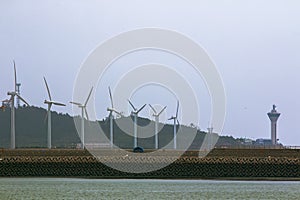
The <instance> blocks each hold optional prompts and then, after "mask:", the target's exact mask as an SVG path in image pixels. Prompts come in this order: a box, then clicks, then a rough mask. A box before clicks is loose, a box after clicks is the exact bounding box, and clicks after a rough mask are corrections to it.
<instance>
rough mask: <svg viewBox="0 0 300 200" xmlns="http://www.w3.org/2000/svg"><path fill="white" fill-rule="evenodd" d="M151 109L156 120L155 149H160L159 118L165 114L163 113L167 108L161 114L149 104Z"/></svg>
mask: <svg viewBox="0 0 300 200" xmlns="http://www.w3.org/2000/svg"><path fill="white" fill-rule="evenodd" d="M149 106H150V108H151V109H152V110H153V116H154V118H155V149H158V123H159V116H160V115H161V114H162V113H163V111H164V110H165V109H166V108H167V106H165V107H164V108H163V109H161V111H160V112H159V113H157V112H156V110H155V109H154V107H153V106H152V105H151V104H149Z"/></svg>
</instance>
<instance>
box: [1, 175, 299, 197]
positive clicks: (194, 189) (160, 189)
mask: <svg viewBox="0 0 300 200" xmlns="http://www.w3.org/2000/svg"><path fill="white" fill-rule="evenodd" d="M0 199H300V182H293V181H287V182H284V181H215V180H136V179H134V180H130V179H129V180H128V179H124V180H123V179H114V180H104V179H72V178H1V179H0Z"/></svg>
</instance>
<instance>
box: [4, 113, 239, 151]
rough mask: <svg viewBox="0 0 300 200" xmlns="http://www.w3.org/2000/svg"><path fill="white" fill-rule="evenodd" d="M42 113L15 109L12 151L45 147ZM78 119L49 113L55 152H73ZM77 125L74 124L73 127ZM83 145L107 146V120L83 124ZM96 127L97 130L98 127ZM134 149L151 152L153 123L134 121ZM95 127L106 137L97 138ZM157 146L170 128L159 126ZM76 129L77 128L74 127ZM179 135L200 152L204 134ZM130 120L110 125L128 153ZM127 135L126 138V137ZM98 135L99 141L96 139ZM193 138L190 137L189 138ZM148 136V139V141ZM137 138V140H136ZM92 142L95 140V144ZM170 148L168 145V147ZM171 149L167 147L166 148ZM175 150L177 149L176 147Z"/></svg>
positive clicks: (188, 130)
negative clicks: (14, 132)
mask: <svg viewBox="0 0 300 200" xmlns="http://www.w3.org/2000/svg"><path fill="white" fill-rule="evenodd" d="M46 112H47V111H46V110H45V109H43V108H38V107H20V108H17V109H16V147H17V148H44V147H46V146H47V121H46V120H45V116H46ZM78 120H80V117H78V116H75V117H72V116H70V115H68V114H62V113H57V112H53V111H52V145H53V147H55V148H75V147H76V145H77V144H78V143H80V138H79V136H78V133H77V130H76V126H75V123H74V121H78ZM76 124H77V123H76ZM85 124H86V127H85V132H86V137H85V138H86V143H108V142H109V120H108V119H107V120H102V121H96V122H95V121H94V122H92V121H89V122H88V123H85ZM98 125H99V126H98ZM138 125H139V126H138V127H139V128H138V133H139V139H138V145H139V146H142V147H144V148H146V149H153V148H154V136H153V131H154V122H153V121H151V120H149V119H146V118H138ZM99 127H101V130H102V131H103V132H104V134H105V135H106V138H105V137H101V134H99V133H98V132H99ZM159 127H161V129H160V132H159V134H158V135H159V146H160V147H162V146H166V145H167V144H168V143H171V140H172V138H173V125H169V124H162V123H160V124H159ZM77 128H80V127H77ZM180 131H181V133H179V132H178V140H180V141H181V142H180V144H181V145H183V146H184V144H187V142H188V141H185V140H187V138H190V137H193V138H194V140H193V142H192V144H191V145H190V149H200V147H201V145H202V143H203V139H204V138H205V135H206V134H207V133H205V132H203V131H200V130H195V128H193V127H188V126H181V129H180ZM132 132H133V119H132V117H130V116H129V117H122V118H118V119H116V120H115V121H114V144H115V145H116V146H119V147H120V148H126V149H131V148H132V146H133V137H132V136H131V135H130V133H132ZM128 133H129V134H128ZM97 134H99V137H98V135H97ZM192 134H194V135H192ZM149 136H150V137H149ZM140 137H141V138H140ZM95 138H96V140H95ZM169 145H170V144H169ZM235 145H240V142H239V140H236V139H234V138H233V137H227V136H221V137H219V140H218V143H217V146H235ZM9 146H10V108H7V109H6V110H5V111H3V112H0V148H9ZM170 148H171V146H170ZM179 148H181V147H180V146H179Z"/></svg>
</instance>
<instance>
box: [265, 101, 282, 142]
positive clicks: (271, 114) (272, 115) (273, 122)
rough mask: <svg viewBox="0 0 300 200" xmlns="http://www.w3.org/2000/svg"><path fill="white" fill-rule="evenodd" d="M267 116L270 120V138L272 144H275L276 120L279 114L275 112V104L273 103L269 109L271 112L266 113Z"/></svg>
mask: <svg viewBox="0 0 300 200" xmlns="http://www.w3.org/2000/svg"><path fill="white" fill-rule="evenodd" d="M268 116H269V118H270V120H271V140H272V144H273V145H276V144H277V120H278V118H279V116H280V113H279V112H277V110H276V106H275V105H273V109H272V110H271V112H269V113H268Z"/></svg>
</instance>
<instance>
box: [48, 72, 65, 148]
mask: <svg viewBox="0 0 300 200" xmlns="http://www.w3.org/2000/svg"><path fill="white" fill-rule="evenodd" d="M44 82H45V85H46V89H47V92H48V96H49V100H45V101H44V104H48V110H47V115H46V117H48V132H47V147H48V149H51V106H52V105H56V106H66V105H65V104H63V103H59V102H55V101H52V98H51V94H50V89H49V86H48V84H47V81H46V78H45V77H44Z"/></svg>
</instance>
